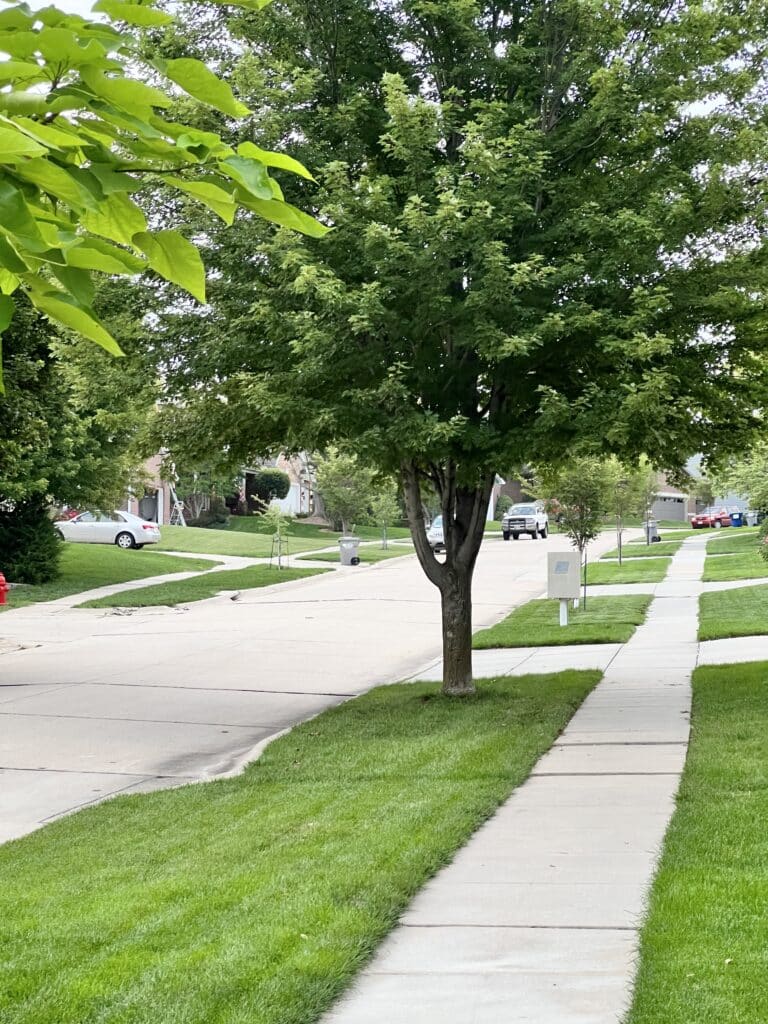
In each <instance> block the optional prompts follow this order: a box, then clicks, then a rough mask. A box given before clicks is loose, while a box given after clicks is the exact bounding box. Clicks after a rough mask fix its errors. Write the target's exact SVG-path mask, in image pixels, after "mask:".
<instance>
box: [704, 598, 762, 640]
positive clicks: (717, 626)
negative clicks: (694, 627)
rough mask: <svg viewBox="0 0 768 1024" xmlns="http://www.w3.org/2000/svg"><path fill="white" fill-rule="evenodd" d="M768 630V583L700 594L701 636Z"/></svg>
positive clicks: (714, 637)
mask: <svg viewBox="0 0 768 1024" xmlns="http://www.w3.org/2000/svg"><path fill="white" fill-rule="evenodd" d="M766 634H768V584H763V585H762V586H758V587H736V588H734V589H733V590H713V591H711V592H710V593H708V594H702V595H701V597H700V598H699V640H720V639H723V638H724V637H729V636H765V635H766Z"/></svg>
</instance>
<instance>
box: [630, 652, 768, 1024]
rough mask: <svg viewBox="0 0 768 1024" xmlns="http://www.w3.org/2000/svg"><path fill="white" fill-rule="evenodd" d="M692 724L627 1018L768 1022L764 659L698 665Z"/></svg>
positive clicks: (672, 1023)
mask: <svg viewBox="0 0 768 1024" xmlns="http://www.w3.org/2000/svg"><path fill="white" fill-rule="evenodd" d="M692 727H693V728H692V733H691V736H692V739H691V746H690V749H689V752H688V759H687V762H686V767H685V774H684V776H683V780H682V784H681V787H680V792H679V795H678V799H677V809H676V811H675V815H674V817H673V819H672V823H671V825H670V828H669V831H668V833H667V837H666V841H665V844H664V850H663V854H662V858H661V863H660V866H659V871H658V874H657V876H656V880H655V882H654V885H653V888H652V890H651V894H650V907H649V912H648V919H647V921H646V923H645V925H644V927H643V930H642V933H641V942H640V968H639V974H638V977H637V983H636V987H635V995H634V1003H633V1006H632V1009H631V1011H630V1012H629V1014H628V1016H627V1018H626V1024H758V1021H767V1020H768V985H766V970H767V968H768V915H766V907H768V829H766V825H765V823H766V821H768V663H766V662H760V663H753V664H746V665H714V666H707V667H705V668H699V669H697V670H696V672H695V673H694V677H693V718H692Z"/></svg>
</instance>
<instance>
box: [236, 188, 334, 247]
mask: <svg viewBox="0 0 768 1024" xmlns="http://www.w3.org/2000/svg"><path fill="white" fill-rule="evenodd" d="M238 198H239V199H240V201H241V202H242V203H243V205H244V206H247V207H248V209H249V210H253V212H254V213H258V214H259V216H260V217H263V218H264V219H265V220H269V221H272V223H273V224H280V225H281V226H282V227H285V228H292V229H293V230H294V231H300V232H301V234H302V235H309V237H310V238H323V236H324V235H327V234H328V232H329V231H330V230H331V228H329V227H326V226H325V224H321V223H320V221H318V220H315V218H314V217H310V215H309V214H308V213H304V212H303V210H297V209H296V207H295V206H291V205H290V203H281V202H280V201H279V200H277V199H251V198H250V197H249V196H245V195H242V194H239V195H238Z"/></svg>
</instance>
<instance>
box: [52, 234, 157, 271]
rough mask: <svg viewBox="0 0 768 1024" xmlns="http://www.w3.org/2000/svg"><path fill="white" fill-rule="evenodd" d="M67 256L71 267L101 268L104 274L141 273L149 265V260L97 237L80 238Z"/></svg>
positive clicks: (68, 251) (67, 252) (84, 268)
mask: <svg viewBox="0 0 768 1024" xmlns="http://www.w3.org/2000/svg"><path fill="white" fill-rule="evenodd" d="M65 256H66V259H67V264H68V266H70V267H78V268H80V269H81V270H100V271H101V272H102V273H103V274H121V275H122V274H140V273H141V272H142V270H144V269H145V268H146V266H147V261H146V260H144V259H141V257H139V256H136V255H134V253H132V252H128V251H127V250H126V249H121V248H120V247H119V246H117V245H111V244H110V243H109V242H105V241H104V240H103V239H101V238H95V237H89V238H83V239H82V240H78V242H77V243H76V244H75V245H73V246H71V247H70V248H68V249H67V250H66V252H65Z"/></svg>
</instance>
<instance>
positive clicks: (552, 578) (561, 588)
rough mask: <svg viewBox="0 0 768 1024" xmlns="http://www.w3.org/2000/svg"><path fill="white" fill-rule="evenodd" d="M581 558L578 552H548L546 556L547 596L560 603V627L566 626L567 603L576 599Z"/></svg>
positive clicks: (579, 582) (579, 581) (578, 588)
mask: <svg viewBox="0 0 768 1024" xmlns="http://www.w3.org/2000/svg"><path fill="white" fill-rule="evenodd" d="M580 587H581V556H580V555H579V552H578V551H550V552H549V553H548V555H547V595H548V596H549V597H551V598H555V599H557V600H558V601H559V602H560V625H561V626H567V625H568V602H569V601H573V600H576V599H578V597H579V593H580Z"/></svg>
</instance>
